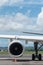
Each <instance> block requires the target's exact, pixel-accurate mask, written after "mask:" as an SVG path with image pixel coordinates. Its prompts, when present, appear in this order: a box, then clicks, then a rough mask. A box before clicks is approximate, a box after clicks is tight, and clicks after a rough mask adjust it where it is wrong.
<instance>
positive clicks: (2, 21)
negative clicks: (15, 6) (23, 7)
mask: <svg viewBox="0 0 43 65" xmlns="http://www.w3.org/2000/svg"><path fill="white" fill-rule="evenodd" d="M0 30H4V31H8V30H9V31H10V30H13V31H15V30H16V31H18V30H19V31H24V30H25V31H29V30H31V31H39V32H40V31H42V32H43V10H41V13H39V14H38V18H31V17H28V16H26V15H24V14H22V13H19V12H18V13H16V14H15V16H13V15H12V16H10V15H5V16H2V17H0Z"/></svg>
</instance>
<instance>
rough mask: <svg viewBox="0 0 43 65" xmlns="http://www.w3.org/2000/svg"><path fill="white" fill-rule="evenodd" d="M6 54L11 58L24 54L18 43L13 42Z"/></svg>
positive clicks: (21, 46) (22, 47)
mask: <svg viewBox="0 0 43 65" xmlns="http://www.w3.org/2000/svg"><path fill="white" fill-rule="evenodd" d="M8 52H9V53H10V55H11V56H13V57H19V56H22V54H23V52H24V46H23V45H22V44H21V42H20V41H18V40H14V41H12V42H11V43H10V44H9V46H8Z"/></svg>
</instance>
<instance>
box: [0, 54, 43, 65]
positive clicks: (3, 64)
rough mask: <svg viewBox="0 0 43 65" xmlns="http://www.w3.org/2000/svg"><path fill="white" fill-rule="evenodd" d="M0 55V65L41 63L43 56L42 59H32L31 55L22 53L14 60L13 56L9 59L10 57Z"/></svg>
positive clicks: (42, 62) (41, 64)
mask: <svg viewBox="0 0 43 65" xmlns="http://www.w3.org/2000/svg"><path fill="white" fill-rule="evenodd" d="M0 57H1V58H0V65H43V56H42V61H38V60H37V61H32V57H31V55H23V56H22V57H20V58H17V61H15V60H14V59H13V58H12V60H11V57H10V56H7V55H5V56H4V55H3V56H2V55H0ZM4 57H5V58H4ZM6 58H7V60H6ZM8 58H10V59H8Z"/></svg>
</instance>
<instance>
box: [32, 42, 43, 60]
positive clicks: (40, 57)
mask: <svg viewBox="0 0 43 65" xmlns="http://www.w3.org/2000/svg"><path fill="white" fill-rule="evenodd" d="M34 49H35V54H32V60H35V58H38V59H39V60H40V61H41V60H42V56H41V54H38V42H34Z"/></svg>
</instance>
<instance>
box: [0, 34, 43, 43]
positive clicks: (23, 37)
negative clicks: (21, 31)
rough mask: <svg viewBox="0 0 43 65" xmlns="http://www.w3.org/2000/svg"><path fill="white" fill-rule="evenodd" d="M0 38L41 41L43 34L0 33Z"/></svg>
mask: <svg viewBox="0 0 43 65" xmlns="http://www.w3.org/2000/svg"><path fill="white" fill-rule="evenodd" d="M0 38H4V39H17V40H29V41H42V42H43V36H21V35H0Z"/></svg>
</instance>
